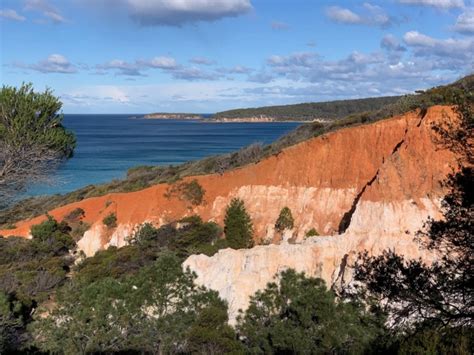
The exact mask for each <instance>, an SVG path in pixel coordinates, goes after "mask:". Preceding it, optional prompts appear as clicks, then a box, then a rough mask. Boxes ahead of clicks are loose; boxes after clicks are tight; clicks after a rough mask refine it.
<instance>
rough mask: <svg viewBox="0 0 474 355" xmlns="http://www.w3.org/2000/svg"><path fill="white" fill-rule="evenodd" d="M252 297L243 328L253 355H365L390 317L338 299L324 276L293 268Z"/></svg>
mask: <svg viewBox="0 0 474 355" xmlns="http://www.w3.org/2000/svg"><path fill="white" fill-rule="evenodd" d="M278 276H279V283H278V284H277V283H274V282H272V283H269V284H267V287H266V288H265V289H264V290H261V291H258V292H257V293H256V294H255V295H254V296H252V297H251V298H250V304H249V307H248V309H247V311H246V312H245V313H241V315H240V317H239V318H238V325H237V329H238V331H239V334H240V336H241V338H242V339H243V341H244V343H245V345H246V346H247V351H248V353H250V354H365V353H368V352H367V350H368V349H369V347H370V345H371V342H372V341H373V340H374V339H376V338H377V337H378V336H379V335H380V334H381V333H382V332H383V330H384V327H383V324H384V321H385V319H384V317H381V316H380V315H378V314H376V313H375V312H374V313H372V311H371V309H368V307H365V306H364V305H361V304H360V303H357V302H344V301H341V300H338V299H337V297H336V294H335V293H334V292H333V291H332V290H328V289H327V287H326V284H325V282H324V281H323V280H322V279H318V278H313V277H307V276H306V275H304V274H303V273H297V272H296V271H295V270H292V269H289V270H286V271H283V272H282V273H281V274H280V275H278Z"/></svg>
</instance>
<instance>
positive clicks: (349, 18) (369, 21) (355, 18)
mask: <svg viewBox="0 0 474 355" xmlns="http://www.w3.org/2000/svg"><path fill="white" fill-rule="evenodd" d="M326 16H327V17H328V18H329V19H330V20H332V21H334V22H338V23H344V24H350V25H367V26H380V27H382V28H386V27H390V26H391V25H392V24H393V22H396V20H395V19H394V18H392V17H390V16H389V15H388V14H387V13H386V12H385V11H384V10H383V9H382V8H381V7H380V6H378V5H373V4H371V3H368V2H366V3H364V4H362V9H361V13H355V12H354V11H352V10H349V9H347V8H343V7H340V6H331V7H328V8H327V9H326Z"/></svg>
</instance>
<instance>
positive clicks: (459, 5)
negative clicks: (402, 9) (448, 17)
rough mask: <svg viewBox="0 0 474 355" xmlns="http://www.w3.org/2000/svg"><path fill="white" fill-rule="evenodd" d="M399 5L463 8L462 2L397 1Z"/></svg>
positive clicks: (448, 0)
mask: <svg viewBox="0 0 474 355" xmlns="http://www.w3.org/2000/svg"><path fill="white" fill-rule="evenodd" d="M398 2H399V3H401V4H408V5H419V6H432V7H437V8H442V9H451V8H462V7H464V1H463V0H398Z"/></svg>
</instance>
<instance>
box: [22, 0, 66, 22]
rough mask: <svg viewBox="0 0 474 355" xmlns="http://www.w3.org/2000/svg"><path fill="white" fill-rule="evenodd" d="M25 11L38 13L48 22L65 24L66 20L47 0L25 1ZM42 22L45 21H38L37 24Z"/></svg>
mask: <svg viewBox="0 0 474 355" xmlns="http://www.w3.org/2000/svg"><path fill="white" fill-rule="evenodd" d="M25 10H28V11H37V12H40V13H42V15H43V16H44V17H45V18H46V19H47V20H50V21H51V22H53V23H63V22H66V19H65V18H64V17H63V15H61V13H60V12H59V10H58V9H57V8H56V7H54V6H53V5H51V4H50V3H49V2H48V1H47V0H26V2H25ZM43 22H45V21H44V20H40V21H39V23H43Z"/></svg>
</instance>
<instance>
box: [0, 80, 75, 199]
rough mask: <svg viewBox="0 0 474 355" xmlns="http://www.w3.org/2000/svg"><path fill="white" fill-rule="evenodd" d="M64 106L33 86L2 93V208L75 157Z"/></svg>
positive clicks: (0, 175)
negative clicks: (29, 186) (66, 124)
mask: <svg viewBox="0 0 474 355" xmlns="http://www.w3.org/2000/svg"><path fill="white" fill-rule="evenodd" d="M61 106H62V104H61V102H60V101H59V99H58V98H57V97H55V96H54V95H53V94H52V93H51V91H50V90H46V91H45V92H43V93H37V92H35V91H34V90H33V87H32V85H31V84H23V85H22V86H21V87H20V88H18V89H17V88H14V87H10V86H3V87H2V89H1V90H0V201H1V202H0V207H5V206H6V205H7V202H8V201H10V200H11V199H12V198H14V197H15V195H16V194H18V193H19V192H21V191H23V190H24V189H25V187H26V186H27V185H28V184H29V183H32V182H38V181H44V180H45V179H47V178H48V174H49V173H50V172H51V171H52V170H54V169H55V168H56V167H57V166H58V164H59V163H60V162H61V161H62V160H64V159H67V158H70V157H71V156H72V154H73V151H74V147H75V144H76V140H75V137H74V135H73V134H72V133H71V132H69V131H67V130H66V129H65V128H64V127H63V126H62V124H61V123H62V120H63V116H62V115H61V114H59V113H58V112H59V110H60V109H61Z"/></svg>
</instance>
